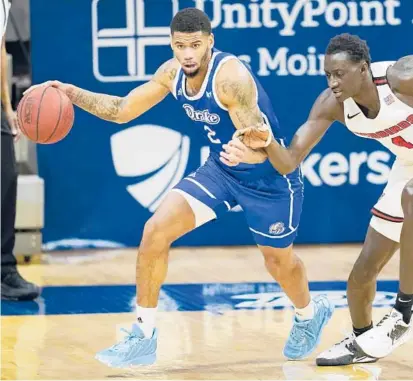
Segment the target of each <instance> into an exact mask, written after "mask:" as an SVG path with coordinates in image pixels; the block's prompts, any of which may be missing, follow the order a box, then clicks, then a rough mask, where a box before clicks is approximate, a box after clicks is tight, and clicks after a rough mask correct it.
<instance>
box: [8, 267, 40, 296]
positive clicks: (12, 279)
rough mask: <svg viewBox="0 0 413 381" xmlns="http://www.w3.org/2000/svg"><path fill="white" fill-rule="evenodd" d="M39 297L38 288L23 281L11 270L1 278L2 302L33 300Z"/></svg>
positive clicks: (15, 271)
mask: <svg viewBox="0 0 413 381" xmlns="http://www.w3.org/2000/svg"><path fill="white" fill-rule="evenodd" d="M39 295H40V288H39V287H38V286H36V285H35V284H33V283H30V282H28V281H27V280H25V279H23V278H22V276H21V275H20V274H19V273H18V272H17V270H13V271H11V272H10V273H8V274H6V275H5V276H4V277H2V280H1V298H2V300H33V299H36V298H37V297H38V296H39Z"/></svg>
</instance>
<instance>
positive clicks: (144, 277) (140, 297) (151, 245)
mask: <svg viewBox="0 0 413 381" xmlns="http://www.w3.org/2000/svg"><path fill="white" fill-rule="evenodd" d="M194 228H195V216H194V213H193V211H192V209H191V207H190V206H189V205H188V203H187V201H186V200H185V198H184V197H183V196H182V195H180V194H179V193H177V192H170V193H169V194H168V196H167V197H166V198H165V200H164V201H163V202H162V204H161V205H160V206H159V208H158V209H157V211H156V212H155V214H154V215H153V216H152V217H151V218H150V219H149V220H148V221H147V222H146V224H145V228H144V231H143V236H142V241H141V244H140V246H139V253H138V259H137V266H136V284H137V304H138V305H139V306H140V307H145V308H155V307H156V306H157V304H158V297H159V291H160V289H161V286H162V283H163V282H164V280H165V277H166V273H167V270H168V254H169V248H170V246H171V244H172V242H174V241H175V240H177V239H178V238H179V237H181V236H183V235H184V234H186V233H188V232H189V231H191V230H193V229H194Z"/></svg>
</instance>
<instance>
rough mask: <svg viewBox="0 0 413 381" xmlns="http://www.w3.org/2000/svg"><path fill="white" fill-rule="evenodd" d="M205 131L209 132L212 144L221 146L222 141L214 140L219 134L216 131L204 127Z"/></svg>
mask: <svg viewBox="0 0 413 381" xmlns="http://www.w3.org/2000/svg"><path fill="white" fill-rule="evenodd" d="M204 129H205V131H208V135H207V136H208V139H209V140H210V142H211V143H214V144H221V140H219V139H214V136H215V135H216V134H217V133H216V132H215V131H214V130H211V129H210V128H209V127H208V126H205V125H204Z"/></svg>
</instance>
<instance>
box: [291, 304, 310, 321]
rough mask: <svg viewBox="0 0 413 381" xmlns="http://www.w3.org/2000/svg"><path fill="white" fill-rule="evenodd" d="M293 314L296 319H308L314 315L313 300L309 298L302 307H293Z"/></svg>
mask: <svg viewBox="0 0 413 381" xmlns="http://www.w3.org/2000/svg"><path fill="white" fill-rule="evenodd" d="M295 316H297V319H298V320H309V319H312V318H313V317H314V302H313V301H312V300H310V303H308V305H307V306H306V307H304V308H297V307H296V308H295Z"/></svg>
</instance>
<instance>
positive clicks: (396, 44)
mask: <svg viewBox="0 0 413 381" xmlns="http://www.w3.org/2000/svg"><path fill="white" fill-rule="evenodd" d="M188 6H196V7H198V8H200V9H203V10H205V11H206V12H207V13H208V15H209V16H210V18H211V20H212V26H213V32H214V34H215V41H216V45H215V46H216V47H217V48H218V49H220V50H223V51H229V52H231V53H233V54H236V55H237V56H240V57H242V58H243V59H244V60H246V61H248V62H249V63H250V65H251V67H252V68H253V70H254V72H255V73H256V74H257V76H258V78H259V79H260V81H261V82H262V84H263V86H264V88H265V89H266V90H267V92H268V94H269V95H270V97H271V99H272V101H273V105H274V108H275V110H276V113H277V116H278V118H279V121H280V124H281V126H282V128H283V129H284V131H286V133H287V136H288V137H291V136H292V135H293V133H294V132H295V131H296V129H297V128H298V127H299V126H300V124H301V123H303V122H304V121H305V120H306V118H307V115H308V113H309V110H310V108H311V105H312V103H313V102H314V100H315V99H316V97H317V96H318V94H319V93H320V92H321V91H322V90H323V89H324V88H325V87H326V85H327V83H326V79H325V77H324V72H323V60H324V51H325V48H326V46H327V44H328V42H329V39H330V38H331V37H333V36H334V35H336V34H339V33H342V32H350V33H354V34H358V35H360V36H361V37H362V38H363V39H366V40H367V41H368V44H369V46H370V50H371V55H372V59H373V61H387V60H397V59H398V58H399V57H401V56H404V55H407V54H410V53H411V48H412V46H413V45H412V43H411V36H412V29H413V26H412V20H413V2H412V1H410V0H409V1H408V0H406V1H403V2H402V1H400V0H399V1H397V0H385V1H383V0H364V1H358V0H354V1H352V0H350V1H331V0H314V1H307V0H297V1H287V0H285V1H277V0H232V1H229V0H228V1H227V0H225V1H224V0H59V1H56V0H35V1H32V2H31V18H32V19H31V36H32V63H33V82H34V83H40V82H43V81H46V80H49V79H57V80H60V81H63V82H68V83H72V84H75V85H77V86H80V87H82V88H85V89H88V90H91V91H95V92H101V93H109V94H113V95H126V94H127V93H128V92H129V91H130V90H132V89H133V88H134V87H136V86H138V85H140V84H142V83H144V82H145V81H147V80H148V79H150V78H151V75H152V74H153V73H154V71H155V70H156V69H157V67H158V66H159V65H160V64H161V63H163V62H164V61H165V60H167V59H169V58H170V57H171V54H172V53H171V49H170V46H169V23H170V20H171V18H172V17H173V15H174V14H175V13H176V12H177V11H178V10H179V9H182V8H185V7H188ZM175 102H176V101H175V100H174V99H173V97H172V96H168V97H167V98H166V99H165V101H163V102H162V103H161V104H159V105H158V106H156V107H155V108H154V109H152V110H150V111H149V112H147V113H146V114H145V115H143V116H141V117H139V118H138V119H136V120H134V121H132V122H130V123H128V124H124V125H118V124H114V123H109V122H105V121H103V120H100V119H98V118H96V117H94V116H92V115H90V114H88V113H86V112H84V111H82V110H80V109H78V108H77V109H76V116H75V125H74V128H73V129H72V131H71V132H70V134H69V135H68V136H67V138H66V139H64V140H63V141H61V142H59V143H57V144H54V145H43V146H42V145H39V146H38V158H39V171H40V176H42V177H43V178H44V179H45V185H46V218H45V228H44V242H45V248H46V249H55V248H63V247H70V248H75V247H85V246H89V247H117V246H136V245H138V243H139V241H140V238H141V235H142V231H143V226H144V224H145V221H146V220H147V219H148V218H149V217H150V216H151V215H152V213H153V211H154V210H155V209H156V207H157V206H158V205H159V203H160V201H161V200H162V198H163V196H164V195H165V194H166V193H167V191H168V190H169V189H170V188H171V186H172V185H173V184H174V183H175V182H176V181H178V180H180V179H181V178H182V177H183V176H184V175H185V174H187V173H189V172H190V171H192V170H194V169H196V168H197V167H198V166H199V165H200V164H201V163H202V162H203V161H204V160H205V159H206V157H207V156H208V149H207V148H206V142H205V141H204V140H203V139H204V138H203V137H202V136H200V135H199V133H198V132H197V131H195V129H194V128H193V125H192V124H191V123H190V121H189V120H188V118H186V116H185V114H184V112H183V111H182V110H181V109H180V108H179V107H177V104H176V103H175ZM392 161H393V157H392V156H391V154H390V153H389V152H388V151H387V150H386V149H385V148H383V147H382V146H381V145H379V143H377V142H374V141H370V140H367V139H361V138H358V137H355V136H353V135H352V134H351V133H350V132H349V131H347V129H346V128H345V127H344V126H342V125H340V124H336V125H334V126H332V127H331V128H330V130H329V132H328V133H327V135H326V136H325V137H324V139H323V140H322V142H321V143H319V144H318V146H317V147H316V148H315V149H314V151H313V152H312V153H311V154H310V155H309V156H308V157H307V159H306V160H305V162H304V164H303V172H304V176H305V200H304V209H303V214H302V220H301V224H300V228H299V234H298V237H297V241H296V242H297V243H319V242H323V243H333V242H359V241H362V240H363V238H364V235H365V232H366V230H367V226H368V222H369V219H370V212H369V211H370V208H371V207H372V206H373V205H374V203H375V202H376V200H377V198H378V197H379V196H380V193H381V191H382V190H383V188H384V185H385V183H386V180H387V176H388V174H389V170H390V167H391V164H392ZM253 243H254V242H253V239H252V236H251V234H250V232H249V230H248V228H247V226H246V223H245V219H244V216H243V213H239V212H237V211H233V212H230V213H228V214H227V216H225V217H223V218H222V219H220V220H218V221H214V222H211V223H209V224H207V225H205V226H203V227H201V228H200V229H198V230H196V231H194V232H192V233H190V234H188V235H187V236H185V237H183V238H181V239H180V240H179V241H177V243H176V244H178V245H243V244H253Z"/></svg>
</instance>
